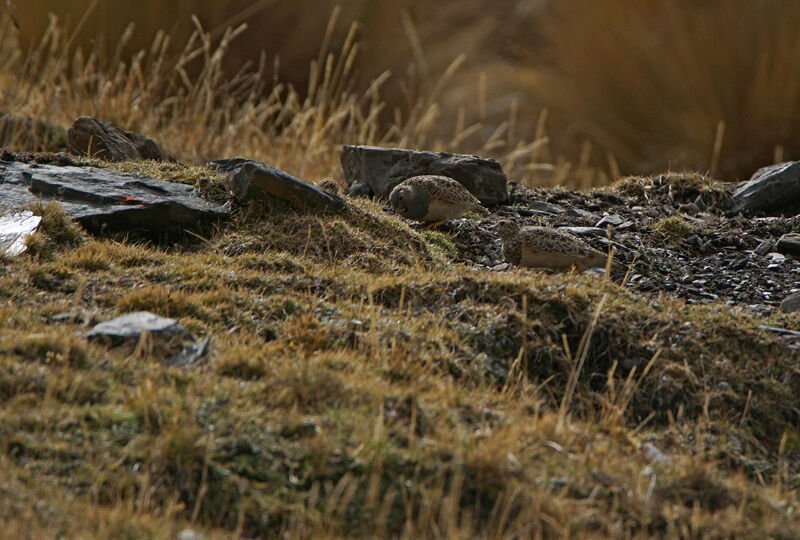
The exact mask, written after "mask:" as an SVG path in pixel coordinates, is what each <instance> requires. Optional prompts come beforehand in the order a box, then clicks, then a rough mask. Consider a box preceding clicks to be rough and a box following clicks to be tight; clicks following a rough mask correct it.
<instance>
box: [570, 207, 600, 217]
mask: <svg viewBox="0 0 800 540" xmlns="http://www.w3.org/2000/svg"><path fill="white" fill-rule="evenodd" d="M567 215H568V216H577V217H582V218H586V219H591V220H597V214H594V213H592V212H589V211H587V210H583V209H581V208H567Z"/></svg>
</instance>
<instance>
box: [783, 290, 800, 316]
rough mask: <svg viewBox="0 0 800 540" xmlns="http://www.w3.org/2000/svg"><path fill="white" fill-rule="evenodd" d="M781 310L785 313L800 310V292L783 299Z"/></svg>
mask: <svg viewBox="0 0 800 540" xmlns="http://www.w3.org/2000/svg"><path fill="white" fill-rule="evenodd" d="M780 309H781V311H783V312H784V313H794V312H796V311H800V292H796V293H794V294H790V295H789V296H787V297H786V298H784V299H783V301H782V302H781V306H780Z"/></svg>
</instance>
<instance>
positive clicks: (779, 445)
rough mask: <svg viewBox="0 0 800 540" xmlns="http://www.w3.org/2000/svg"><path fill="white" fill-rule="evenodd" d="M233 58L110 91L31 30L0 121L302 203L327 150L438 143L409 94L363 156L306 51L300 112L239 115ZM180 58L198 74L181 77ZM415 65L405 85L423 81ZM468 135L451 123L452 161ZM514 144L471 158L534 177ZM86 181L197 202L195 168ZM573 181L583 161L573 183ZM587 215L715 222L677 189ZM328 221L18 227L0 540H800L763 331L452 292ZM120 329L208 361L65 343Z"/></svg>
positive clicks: (647, 302) (326, 61)
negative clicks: (151, 231) (162, 232)
mask: <svg viewBox="0 0 800 540" xmlns="http://www.w3.org/2000/svg"><path fill="white" fill-rule="evenodd" d="M412 23H413V21H411V20H406V22H405V23H404V26H405V32H407V33H408V34H409V35H410V36H413V35H414V27H413V24H412ZM2 24H5V25H8V24H9V23H8V22H7V21H6V22H3V23H2ZM334 26H335V25H334V24H332V25H331V27H332V28H333V27H334ZM4 29H5V27H4ZM238 31H240V30H234V31H231V33H229V34H223V35H221V36H220V38H221V39H222V41H221V42H220V43H215V42H214V40H213V38H212V37H211V33H210V32H207V31H204V30H202V29H201V28H200V26H199V25H198V26H197V27H196V33H195V34H194V37H192V38H191V40H190V42H189V45H187V47H186V50H185V52H184V54H183V55H178V57H177V59H172V60H174V62H170V61H169V60H170V59H171V57H170V56H169V55H168V54H167V53H166V52H165V51H166V50H167V48H166V46H165V45H164V42H163V39H164V38H163V37H162V38H159V40H158V41H157V42H156V43H154V44H153V47H152V49H151V50H150V52H149V53H145V54H143V55H140V56H138V57H134V58H133V59H131V60H130V61H127V60H125V61H122V58H120V59H119V60H120V62H119V63H117V62H115V63H114V67H113V70H110V69H108V68H106V67H103V66H104V64H103V63H102V62H100V61H99V60H97V58H99V55H100V52H99V51H97V55H98V56H97V57H87V56H84V54H85V53H78V52H73V51H71V50H70V48H69V47H66V46H62V45H65V44H66V42H67V41H69V37H68V36H67V34H65V33H64V31H63V29H62V28H61V27H60V26H59V25H58V24H57V23H53V24H52V25H51V26H50V27H49V30H48V33H47V36H46V39H45V40H44V41H43V42H42V44H41V46H40V47H39V48H37V49H34V50H33V51H32V52H31V53H30V55H28V56H20V55H21V53H15V52H14V51H19V48H18V46H17V45H16V44H14V43H10V44H9V43H8V42H7V39H8V38H7V37H6V36H8V35H13V33H6V32H4V33H3V34H2V36H3V37H4V38H6V39H0V43H2V46H0V52H1V53H2V54H5V55H6V56H4V57H3V59H4V65H5V66H6V67H7V69H5V70H4V71H3V72H2V75H0V85H2V89H3V91H2V92H0V100H4V101H2V102H0V104H2V106H3V107H6V106H8V104H12V105H13V106H14V107H16V109H19V110H20V111H21V112H22V113H23V114H41V115H43V116H46V117H49V119H50V120H52V121H56V122H66V120H67V119H71V116H73V115H76V114H75V113H77V112H78V111H80V112H81V113H84V112H86V110H90V111H92V112H93V113H96V114H98V115H100V116H106V117H107V118H110V119H112V120H116V121H118V122H120V123H121V124H123V125H125V126H126V127H130V128H136V129H142V130H143V131H146V132H148V134H150V135H153V136H155V137H156V138H157V139H160V140H162V141H164V142H165V143H166V144H167V146H168V150H169V151H170V152H177V153H179V154H180V155H181V156H182V157H184V158H186V157H190V158H198V159H200V158H205V157H217V156H218V155H223V156H230V155H235V154H245V155H250V157H257V158H262V159H266V160H268V161H271V162H273V163H276V164H278V165H280V166H284V167H287V168H289V169H290V170H292V172H294V173H295V174H301V175H305V176H306V177H309V178H311V179H314V178H315V177H321V176H330V173H331V171H336V170H337V165H336V145H337V144H339V143H341V142H345V141H346V142H353V141H358V142H375V143H384V142H387V141H399V142H405V143H407V144H426V145H427V144H433V145H436V144H440V143H441V144H444V145H446V144H449V143H448V139H441V138H438V135H436V130H435V124H436V121H437V119H438V118H440V117H439V114H440V108H439V102H438V97H439V95H440V94H439V93H440V92H441V91H442V86H439V85H437V83H436V82H435V81H436V79H435V77H423V76H420V77H419V78H418V79H413V80H414V81H416V82H417V83H418V85H419V89H420V90H421V94H419V95H422V96H424V98H425V99H422V100H418V99H417V96H418V94H415V93H414V92H411V94H410V95H411V96H412V99H410V101H409V103H408V109H406V110H405V112H403V113H402V114H400V116H399V117H397V118H396V119H395V121H394V123H393V124H392V125H391V127H389V128H388V129H387V131H381V126H382V125H383V124H381V123H380V122H379V120H378V118H379V116H380V115H381V111H382V110H383V107H384V105H383V102H382V101H381V99H380V96H379V93H378V90H379V87H380V86H381V84H382V83H381V81H377V82H376V84H375V85H374V86H373V87H372V89H371V90H368V91H367V92H366V93H363V94H359V93H356V92H355V91H353V90H352V88H351V87H350V86H349V81H350V80H351V79H350V77H351V76H352V73H353V69H354V68H353V64H352V63H351V59H352V58H353V57H354V55H355V51H356V44H357V40H356V39H355V35H353V37H351V38H350V39H348V40H345V42H344V43H343V44H342V46H341V52H340V53H339V54H335V55H331V54H329V53H328V42H329V41H331V40H332V39H333V38H332V37H331V36H333V33H332V32H333V30H331V31H330V32H331V33H330V34H326V36H327V37H326V44H325V46H323V47H322V51H323V52H322V54H321V56H320V59H319V61H317V62H316V63H315V64H314V65H313V66H312V69H311V78H312V80H313V81H314V82H313V84H311V85H310V88H309V94H308V96H307V98H302V99H301V97H300V94H298V93H297V92H296V91H294V90H292V89H291V88H290V87H288V86H281V85H280V83H276V85H275V86H272V87H270V88H273V91H272V92H271V93H270V92H269V91H268V92H267V93H266V96H267V97H266V98H265V97H264V94H263V93H261V91H260V90H261V87H260V86H259V85H261V84H265V82H264V81H265V79H264V76H263V75H264V73H265V72H263V71H261V69H262V68H258V69H257V71H255V72H250V71H247V70H245V71H244V72H242V74H240V76H238V77H234V78H232V79H226V78H225V77H223V76H222V73H223V71H222V60H221V58H223V57H224V53H225V52H226V51H227V50H228V47H229V46H230V43H231V40H232V39H233V37H234V34H236V32H238ZM15 54H16V56H15ZM190 59H195V60H197V62H198V63H199V64H200V68H199V69H200V71H199V73H200V75H198V77H197V78H196V79H194V80H193V79H192V78H191V76H190V72H191V73H197V72H193V71H191V70H189V68H188V67H187V66H188V63H189V62H190ZM415 61H416V62H417V63H416V65H417V66H418V67H420V69H421V68H422V66H424V64H425V57H424V55H422V56H419V57H418V58H416V60H415ZM66 66H70V68H69V70H67V68H66ZM417 75H419V74H417ZM415 76H416V75H415ZM445 79H446V78H445ZM445 79H442V81H443V82H442V85H444V84H445V83H446V80H445ZM431 83H432V84H431ZM426 85H428V86H426ZM53 100H54V101H53ZM52 103H57V104H58V105H59V108H58V109H55V108H53V106H52V105H51V104H52ZM189 120H191V121H189ZM384 127H385V126H384ZM480 131H481V129H480V127H478V128H473V127H471V124H469V123H468V121H467V120H466V118H465V119H464V121H463V123H462V124H461V127H460V128H458V129H457V130H456V135H455V136H454V138H453V140H452V141H450V142H453V141H455V142H453V145H454V146H456V147H458V145H460V144H465V145H466V144H467V143H466V142H464V141H466V138H464V136H465V134H469V133H479V132H480ZM513 131H514V130H513V129H512V128H511V124H510V123H509V124H507V125H506V126H505V127H500V128H498V129H497V131H496V133H498V134H497V135H495V136H494V137H492V136H490V137H489V138H487V139H485V144H486V145H487V146H486V148H493V149H495V150H497V151H498V152H504V151H507V150H508V149H509V148H516V149H517V150H518V152H517V150H512V151H511V153H509V154H507V155H506V159H507V161H506V163H509V162H510V161H512V160H519V163H527V165H525V168H524V169H523V170H524V171H526V172H525V174H528V173H531V174H533V172H534V171H537V170H540V169H538V168H537V167H538V165H539V164H540V158H541V156H540V155H538V154H537V152H538V150H541V146H536V142H537V141H539V140H541V139H540V137H539V136H542V137H543V133H542V132H538V133H539V136H537V138H536V140H535V141H534V142H533V143H524V144H522V146H519V145H518V143H513V141H514V140H516V139H514V138H513V137H511V135H510V134H511V133H512V132H513ZM459 134H460V135H459ZM459 136H461V138H459ZM21 140H22V139H14V140H12V141H11V144H12V145H13V144H19V143H20V141H21ZM437 141H438V142H437ZM501 142H502V144H501ZM42 144H44V143H42ZM170 145H174V146H175V147H174V148H173V147H171V146H170ZM509 145H510V146H509ZM451 149H454V148H451ZM537 149H538V150H537ZM515 152H516V153H515ZM93 163H96V164H99V165H103V166H113V167H116V168H119V169H120V170H128V171H134V172H143V173H146V174H150V175H154V176H157V177H160V178H170V179H173V180H178V181H182V182H186V183H192V184H195V185H198V187H199V188H200V189H201V190H204V192H205V193H210V194H220V193H221V191H222V190H223V188H224V186H223V184H224V182H223V179H222V178H220V177H219V176H215V175H214V173H213V171H209V170H208V169H206V168H205V167H203V166H188V167H187V166H183V165H179V164H155V163H150V162H143V163H135V164H131V163H127V164H113V165H110V164H103V163H99V162H93ZM520 166H521V165H520ZM589 169H590V163H589V161H588V158H587V159H586V160H582V165H581V166H580V167H578V170H580V171H584V173H585V172H586V171H588V170H589ZM553 170H555V169H553ZM559 174H560V173H559ZM593 174H594V173H593ZM334 176H335V174H334ZM583 178H584V180H586V181H587V182H589V180H587V179H589V176H586V175H585V176H584V177H583ZM204 182H205V184H204ZM613 189H617V190H619V191H620V192H622V193H625V194H629V195H631V196H635V197H641V198H642V199H643V200H651V201H656V202H658V201H660V200H663V201H670V202H673V201H676V200H677V201H678V202H680V203H690V202H692V203H695V202H696V201H698V197H699V202H697V203H696V204H698V206H700V203H703V204H704V205H714V204H717V203H718V201H720V200H722V196H721V192H720V191H719V189H718V188H712V187H711V184H710V183H709V182H707V180H705V179H704V177H701V176H699V175H683V176H682V175H666V176H659V177H653V178H648V179H638V180H633V179H628V180H624V181H622V182H621V183H620V184H619V185H617V186H616V187H614V188H613ZM718 196H719V198H717V197H718ZM347 201H348V204H349V208H348V210H347V211H346V212H342V213H340V214H338V215H335V216H328V217H326V218H325V219H321V218H318V217H316V216H308V215H300V214H297V213H295V212H293V211H291V210H288V209H285V208H276V207H270V206H267V205H258V204H255V205H250V206H249V207H247V208H242V209H239V210H237V213H236V214H235V216H234V218H233V219H232V220H231V222H230V223H228V224H227V225H226V226H225V228H223V229H220V230H217V231H214V232H213V234H212V235H211V236H210V237H209V238H207V239H205V241H203V242H198V243H195V244H192V245H178V246H171V247H155V246H151V245H147V244H137V243H131V242H129V241H127V240H125V239H116V240H115V239H109V238H104V239H97V238H90V237H85V236H84V235H83V234H82V233H80V231H79V230H77V229H71V228H70V226H71V223H70V222H69V220H67V219H66V218H65V216H64V215H63V212H62V213H59V211H58V210H57V208H58V207H57V206H55V205H48V206H44V207H41V208H39V210H40V211H42V213H43V216H45V217H46V220H43V222H44V221H46V222H47V224H46V225H44V224H43V232H42V233H41V234H40V235H39V237H38V240H37V241H38V242H39V243H40V244H41V245H42V246H44V247H43V248H42V249H36V250H34V249H32V254H31V255H25V256H21V257H15V258H7V259H5V260H4V261H3V265H2V268H0V328H2V332H0V403H2V407H0V478H2V479H3V480H2V482H0V520H2V521H3V523H4V529H3V530H4V533H5V532H8V533H9V534H12V535H14V534H17V533H20V534H23V535H27V536H30V537H34V538H37V537H41V538H47V537H53V536H58V535H63V536H81V537H86V538H108V537H131V538H174V537H176V536H177V535H178V534H179V533H180V532H181V531H182V530H184V529H186V528H189V529H192V530H195V531H199V532H202V533H204V534H206V537H208V538H229V537H232V536H240V537H242V536H244V537H273V536H286V537H385V536H393V537H404V538H418V537H459V538H460V537H464V538H472V537H486V538H518V537H548V538H549V537H565V536H566V537H589V536H604V537H609V536H611V537H633V536H637V537H642V536H659V535H662V536H684V537H691V536H703V535H712V536H713V535H718V536H726V537H730V536H737V535H741V536H746V537H770V536H773V537H778V536H781V535H786V532H787V531H794V530H798V528H800V523H798V517H797V511H796V509H797V507H798V504H800V501H798V496H797V487H798V478H799V476H798V475H799V474H800V460H799V459H798V458H799V457H800V454H798V449H800V444H798V441H800V436H798V425H799V424H800V418H798V413H797V410H796V403H797V402H798V400H799V399H800V386H798V384H797V382H798V380H800V379H798V377H797V366H796V363H797V362H796V350H794V349H792V346H791V344H790V343H788V342H787V341H785V340H783V339H782V338H780V337H777V336H775V335H773V334H770V333H768V332H766V331H764V330H762V329H761V325H762V324H763V323H765V322H766V321H765V320H763V319H761V318H758V317H755V316H750V315H746V314H743V313H741V312H740V311H738V310H736V309H734V308H729V307H727V306H720V305H706V306H702V305H700V306H694V305H691V306H690V305H686V304H684V303H683V302H682V301H680V300H677V299H673V298H669V297H665V296H662V297H643V296H640V295H637V294H634V293H631V292H629V291H627V290H623V289H621V288H620V287H619V286H618V285H616V284H614V283H612V282H610V281H609V280H607V279H604V278H601V277H598V276H592V275H579V274H558V275H556V274H547V273H543V272H536V271H530V270H525V269H512V270H509V271H504V272H480V273H479V272H475V271H474V269H473V268H469V267H466V266H462V265H459V264H455V263H454V262H453V241H452V238H451V237H450V236H448V235H446V234H444V233H441V232H430V231H424V232H420V231H419V230H417V229H414V228H412V227H410V226H409V225H408V224H407V223H406V222H404V221H402V220H400V219H399V218H397V217H395V216H392V215H389V214H387V213H385V212H384V209H383V208H382V206H381V204H380V203H376V202H370V201H360V200H351V199H348V200H347ZM45 248H46V250H47V254H46V256H45V254H44V252H45ZM140 309H147V310H151V311H154V312H156V313H158V314H159V315H163V316H171V317H175V318H177V319H178V320H179V322H180V323H181V324H183V325H184V326H186V327H187V328H188V329H189V330H190V331H191V332H192V333H193V334H194V335H195V336H198V337H210V338H211V350H210V353H209V355H208V356H207V357H206V358H204V359H202V360H201V361H199V362H198V363H196V364H193V365H191V366H187V367H174V366H170V365H169V364H168V362H167V360H168V358H169V357H170V356H171V355H172V354H174V352H175V351H174V350H173V349H174V348H175V347H174V346H175V345H176V344H175V343H159V342H157V341H156V340H155V339H153V338H152V336H150V337H144V338H142V339H140V340H139V341H133V342H128V343H123V344H114V343H106V342H103V341H87V340H86V338H85V337H84V335H85V333H86V331H87V330H88V329H89V328H90V327H91V325H92V324H94V323H95V322H98V321H102V320H107V319H109V318H111V317H113V316H116V315H119V314H122V313H126V312H129V311H134V310H140ZM770 321H772V319H770ZM780 322H781V324H782V325H784V326H786V327H791V325H792V324H796V323H797V321H796V317H794V318H793V316H792V315H788V314H785V315H781V316H780Z"/></svg>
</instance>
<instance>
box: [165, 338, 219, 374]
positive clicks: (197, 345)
mask: <svg viewBox="0 0 800 540" xmlns="http://www.w3.org/2000/svg"><path fill="white" fill-rule="evenodd" d="M210 344H211V338H208V337H207V338H204V339H201V340H200V341H195V342H193V343H189V344H188V345H186V347H184V348H183V350H182V351H181V352H180V353H178V354H176V355H175V356H173V357H172V358H170V359H169V360H167V364H168V365H170V366H173V367H186V366H191V365H193V364H196V363H197V362H199V361H200V360H202V359H203V358H204V357H205V356H206V355H207V354H208V348H209V345H210Z"/></svg>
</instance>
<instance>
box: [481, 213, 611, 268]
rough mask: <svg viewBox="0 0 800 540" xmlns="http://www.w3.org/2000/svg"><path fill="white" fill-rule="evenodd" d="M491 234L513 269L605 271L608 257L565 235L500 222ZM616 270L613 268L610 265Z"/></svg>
mask: <svg viewBox="0 0 800 540" xmlns="http://www.w3.org/2000/svg"><path fill="white" fill-rule="evenodd" d="M495 231H496V232H497V233H498V234H499V235H500V238H501V239H502V241H503V256H504V257H505V258H506V261H507V262H509V263H511V264H514V265H517V266H530V267H533V268H551V269H553V270H569V269H570V268H572V267H575V268H577V269H578V270H580V271H582V270H587V269H589V268H598V267H599V268H605V266H606V263H607V261H608V255H607V254H605V253H602V252H601V251H598V250H596V249H594V248H593V247H592V246H590V245H589V244H587V243H586V242H584V241H583V240H581V239H580V238H577V237H575V236H573V235H571V234H569V233H566V232H562V231H559V230H558V229H551V228H548V227H522V228H520V226H519V225H518V224H517V223H514V222H513V221H510V220H502V221H499V222H498V223H497V225H496V226H495ZM614 266H615V267H616V266H617V265H616V264H615V265H614Z"/></svg>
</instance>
